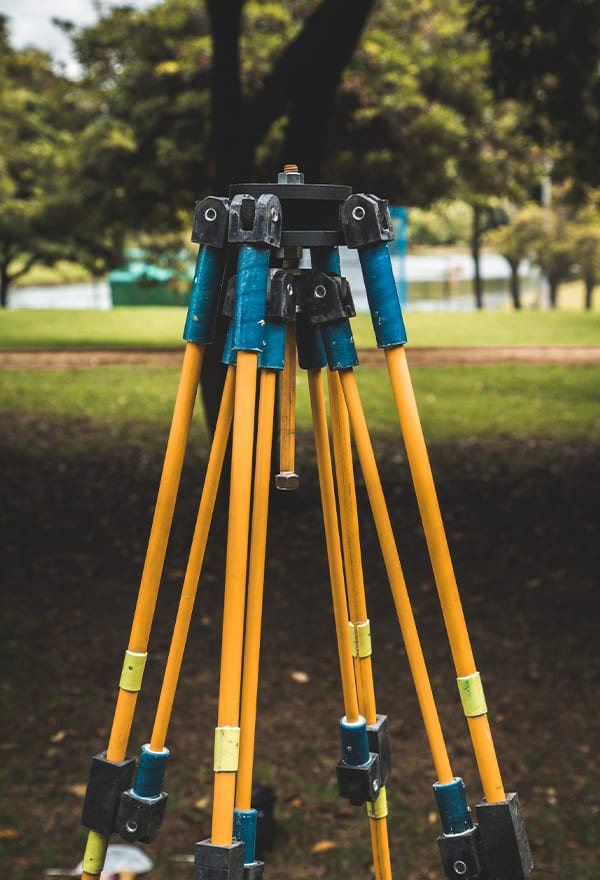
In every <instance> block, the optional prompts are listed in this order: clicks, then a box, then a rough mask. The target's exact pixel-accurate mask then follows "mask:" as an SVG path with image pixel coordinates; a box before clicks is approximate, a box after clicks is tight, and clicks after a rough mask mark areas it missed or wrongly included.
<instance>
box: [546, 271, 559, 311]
mask: <svg viewBox="0 0 600 880" xmlns="http://www.w3.org/2000/svg"><path fill="white" fill-rule="evenodd" d="M548 284H549V285H550V308H551V309H555V308H556V307H557V305H558V281H557V279H556V278H552V277H549V278H548Z"/></svg>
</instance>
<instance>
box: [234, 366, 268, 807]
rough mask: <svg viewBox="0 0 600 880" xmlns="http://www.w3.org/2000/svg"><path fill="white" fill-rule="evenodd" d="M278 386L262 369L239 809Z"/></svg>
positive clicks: (244, 790) (247, 774) (250, 727)
mask: <svg viewBox="0 0 600 880" xmlns="http://www.w3.org/2000/svg"><path fill="white" fill-rule="evenodd" d="M276 388H277V373H276V371H275V370H261V371H260V396H259V413H258V432H257V438H256V464H255V470H254V503H253V506H252V530H251V534H252V537H251V541H250V562H249V567H248V604H247V610H246V638H245V643H244V680H243V685H242V703H241V715H240V760H239V767H238V776H237V790H236V802H235V806H236V809H238V810H249V809H250V808H251V801H252V771H253V765H254V740H255V731H256V697H257V692H258V673H259V662H260V631H261V623H262V608H263V587H264V579H265V554H266V543H267V520H268V513H269V481H270V477H271V449H272V446H273V413H274V411H275V392H276Z"/></svg>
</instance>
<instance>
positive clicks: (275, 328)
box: [258, 321, 285, 370]
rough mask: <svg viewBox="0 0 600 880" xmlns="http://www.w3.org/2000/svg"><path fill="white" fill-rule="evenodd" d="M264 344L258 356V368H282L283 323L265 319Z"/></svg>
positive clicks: (283, 358) (283, 349)
mask: <svg viewBox="0 0 600 880" xmlns="http://www.w3.org/2000/svg"><path fill="white" fill-rule="evenodd" d="M263 329H264V346H263V350H262V351H261V353H260V354H259V356H258V368H259V370H283V364H284V361H285V324H284V323H283V322H282V321H277V322H275V321H267V322H266V324H265V326H264V328H263Z"/></svg>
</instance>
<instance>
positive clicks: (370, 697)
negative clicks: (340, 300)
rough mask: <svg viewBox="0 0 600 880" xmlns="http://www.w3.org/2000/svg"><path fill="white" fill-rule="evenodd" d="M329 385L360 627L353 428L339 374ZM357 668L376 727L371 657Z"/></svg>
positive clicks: (353, 614) (362, 606) (363, 603)
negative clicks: (349, 420) (349, 419)
mask: <svg viewBox="0 0 600 880" xmlns="http://www.w3.org/2000/svg"><path fill="white" fill-rule="evenodd" d="M327 382H328V387H329V408H330V411H331V435H332V438H333V452H334V459H335V473H336V477H337V485H338V499H339V504H340V525H341V532H342V546H343V550H344V567H345V571H346V590H347V593H348V609H349V611H350V622H351V623H352V624H353V625H354V626H357V625H361V624H368V617H367V600H366V596H365V584H364V578H363V568H362V559H361V549H360V534H359V530H358V507H357V503H356V487H355V483H354V467H353V463H352V446H351V440H350V425H349V422H348V410H347V409H346V404H345V401H344V396H343V393H342V388H341V385H340V379H339V376H338V374H337V371H333V372H332V371H331V370H327ZM354 667H355V672H356V686H357V690H358V706H359V710H360V713H361V715H363V716H364V717H365V719H366V722H367V724H375V723H376V721H377V711H376V708H375V686H374V684H373V669H372V663H371V655H370V654H369V655H367V656H356V654H355V658H354Z"/></svg>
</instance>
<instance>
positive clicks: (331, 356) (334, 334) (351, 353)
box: [321, 318, 358, 370]
mask: <svg viewBox="0 0 600 880" xmlns="http://www.w3.org/2000/svg"><path fill="white" fill-rule="evenodd" d="M321 336H322V337H323V345H324V346H325V351H326V353H327V363H328V364H329V369H330V370H345V369H346V368H348V367H356V366H358V355H357V354H356V346H355V345H354V336H353V335H352V329H351V327H350V321H349V320H348V318H342V319H341V320H340V321H335V322H334V323H333V324H323V325H322V326H321Z"/></svg>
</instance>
